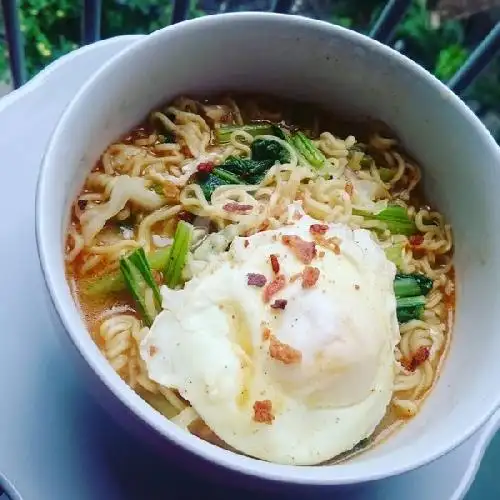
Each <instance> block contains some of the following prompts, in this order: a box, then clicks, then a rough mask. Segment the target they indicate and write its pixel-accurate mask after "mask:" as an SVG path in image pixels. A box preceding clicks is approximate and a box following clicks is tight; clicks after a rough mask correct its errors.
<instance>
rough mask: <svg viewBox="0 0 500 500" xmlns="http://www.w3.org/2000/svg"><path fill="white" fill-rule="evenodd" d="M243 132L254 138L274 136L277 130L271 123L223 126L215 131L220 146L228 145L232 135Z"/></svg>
mask: <svg viewBox="0 0 500 500" xmlns="http://www.w3.org/2000/svg"><path fill="white" fill-rule="evenodd" d="M238 130H241V131H242V132H246V133H247V134H250V135H251V136H253V137H256V136H258V135H274V131H275V128H274V126H273V125H272V124H271V123H251V124H249V125H223V126H222V127H220V128H218V129H216V130H215V137H216V138H217V141H218V142H219V144H227V143H228V142H229V141H230V140H231V134H232V133H233V132H236V131H238Z"/></svg>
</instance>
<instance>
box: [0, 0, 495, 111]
mask: <svg viewBox="0 0 500 500" xmlns="http://www.w3.org/2000/svg"><path fill="white" fill-rule="evenodd" d="M198 1H199V0H191V6H190V11H189V16H190V17H199V16H202V15H204V14H205V13H204V12H203V11H202V10H200V9H199V8H198V6H197V5H198V3H197V2H198ZM82 3H83V2H82V0H80V1H76V0H20V2H19V4H20V20H21V29H22V32H23V35H24V38H25V47H26V49H25V50H26V64H27V71H28V76H30V77H31V76H33V75H35V74H36V73H37V72H38V71H40V69H42V68H43V67H45V66H46V65H47V64H48V63H50V62H51V61H53V60H55V59H57V58H58V57H60V56H61V55H63V54H65V53H67V52H69V51H71V50H73V49H75V48H76V47H78V45H79V44H80V38H81V11H82ZM426 3H427V2H426V0H413V3H412V5H411V7H410V9H409V11H408V13H407V15H406V16H405V17H404V19H403V20H402V21H401V23H400V24H399V25H398V27H397V29H396V31H395V33H394V39H393V41H394V43H395V44H396V46H397V47H398V50H402V51H403V52H404V53H405V54H406V55H408V56H409V57H411V58H412V59H414V60H415V61H417V62H418V63H419V64H421V65H422V66H424V67H425V68H427V69H428V70H429V71H431V72H433V73H434V74H435V75H436V77H437V78H439V79H441V80H442V81H447V80H448V79H449V78H450V77H451V76H452V75H453V74H454V73H455V71H456V70H457V69H458V68H459V67H460V65H461V64H462V63H463V62H464V61H465V59H466V58H467V56H468V54H469V53H470V48H469V47H466V46H465V43H464V29H463V23H462V22H459V21H448V22H444V23H442V24H440V25H436V23H434V22H433V20H432V18H431V13H430V12H429V10H428V9H427V7H426ZM385 4H386V0H356V1H354V0H335V1H332V0H314V1H313V0H306V1H305V2H304V3H303V4H302V7H301V8H302V10H303V12H301V13H303V14H305V15H314V16H315V17H322V18H324V19H327V20H329V21H330V22H332V23H335V24H339V25H341V26H344V27H347V28H351V29H355V30H358V31H361V32H365V33H366V32H367V31H368V30H369V28H370V26H371V25H372V24H373V22H374V20H375V19H376V17H377V16H378V15H379V14H380V12H381V10H382V9H383V8H384V6H385ZM171 15H172V0H103V2H102V37H103V38H108V37H112V36H117V35H122V34H131V33H132V34H140V33H150V32H152V31H154V30H156V29H159V28H161V27H163V26H166V25H168V24H169V23H170V18H171ZM499 74H500V60H499V59H498V58H497V61H496V62H494V63H493V64H492V65H491V67H490V69H489V70H488V71H486V72H485V74H484V75H482V76H481V77H480V78H479V79H478V80H477V82H476V83H475V84H474V86H473V88H472V89H471V91H470V92H469V97H471V98H472V99H475V100H477V101H479V102H480V104H481V105H482V106H483V107H488V108H491V107H493V108H496V109H500V86H499V85H498V78H499ZM8 75H9V71H8V58H7V48H6V46H5V44H4V46H3V47H2V51H0V78H1V79H3V80H5V79H7V78H8Z"/></svg>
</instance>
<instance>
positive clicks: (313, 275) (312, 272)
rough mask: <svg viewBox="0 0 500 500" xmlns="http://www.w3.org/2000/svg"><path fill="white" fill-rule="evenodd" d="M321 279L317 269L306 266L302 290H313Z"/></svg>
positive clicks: (303, 273) (303, 272)
mask: <svg viewBox="0 0 500 500" xmlns="http://www.w3.org/2000/svg"><path fill="white" fill-rule="evenodd" d="M318 279H319V269H318V268H317V267H312V266H306V267H305V268H304V270H303V271H302V288H312V287H313V286H314V285H315V284H316V283H317V281H318Z"/></svg>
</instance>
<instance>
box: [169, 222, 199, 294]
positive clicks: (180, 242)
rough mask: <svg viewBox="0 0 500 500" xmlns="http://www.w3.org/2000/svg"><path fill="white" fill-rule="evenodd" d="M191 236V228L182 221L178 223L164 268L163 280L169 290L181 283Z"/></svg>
mask: <svg viewBox="0 0 500 500" xmlns="http://www.w3.org/2000/svg"><path fill="white" fill-rule="evenodd" d="M192 236H193V226H192V225H191V224H188V223H187V222H185V221H183V220H181V221H179V223H178V224H177V228H176V230H175V234H174V242H173V244H172V247H171V251H170V255H169V257H168V262H167V265H166V266H165V273H164V274H165V280H166V283H167V286H168V287H169V288H176V287H177V286H179V285H180V283H181V274H182V270H183V269H184V266H185V264H186V259H187V255H188V251H189V245H190V244H191V238H192Z"/></svg>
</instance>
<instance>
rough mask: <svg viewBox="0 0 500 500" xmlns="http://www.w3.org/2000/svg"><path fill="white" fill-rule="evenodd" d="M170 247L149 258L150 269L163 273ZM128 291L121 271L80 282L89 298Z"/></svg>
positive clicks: (84, 293) (152, 254) (82, 291)
mask: <svg viewBox="0 0 500 500" xmlns="http://www.w3.org/2000/svg"><path fill="white" fill-rule="evenodd" d="M169 255H170V247H167V248H161V249H159V250H156V251H154V252H151V253H150V254H149V255H148V256H147V260H148V263H149V267H151V269H152V270H154V271H161V270H163V269H164V267H165V266H166V265H167V262H168V256H169ZM125 289H126V284H125V281H124V279H123V275H122V273H121V272H120V271H115V272H112V273H108V274H104V275H103V276H98V277H95V278H86V279H83V280H81V282H80V291H81V293H82V294H83V295H86V296H88V297H92V296H99V295H106V294H108V293H116V292H121V291H123V290H125Z"/></svg>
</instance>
